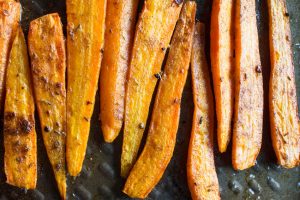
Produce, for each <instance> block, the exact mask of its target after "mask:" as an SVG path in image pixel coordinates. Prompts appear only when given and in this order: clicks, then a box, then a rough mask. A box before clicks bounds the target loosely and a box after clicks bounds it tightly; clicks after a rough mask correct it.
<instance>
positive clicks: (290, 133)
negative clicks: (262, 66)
mask: <svg viewBox="0 0 300 200" xmlns="http://www.w3.org/2000/svg"><path fill="white" fill-rule="evenodd" d="M268 7H269V30H270V33H269V35H270V36H269V38H270V55H271V78H270V92H269V101H270V122H271V133H272V134H271V135H272V142H273V147H274V150H275V153H276V156H277V159H278V163H279V164H280V165H282V166H283V167H285V168H293V167H296V166H298V165H299V164H300V126H299V117H298V105H297V93H296V85H295V70H294V64H293V55H292V49H291V30H290V23H289V14H288V11H287V8H286V1H285V0H268Z"/></svg>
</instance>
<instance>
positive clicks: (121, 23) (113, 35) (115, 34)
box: [100, 0, 139, 142]
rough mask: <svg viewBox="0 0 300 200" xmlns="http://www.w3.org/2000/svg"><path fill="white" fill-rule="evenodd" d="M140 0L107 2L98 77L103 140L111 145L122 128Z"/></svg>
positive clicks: (113, 0)
mask: <svg viewBox="0 0 300 200" xmlns="http://www.w3.org/2000/svg"><path fill="white" fill-rule="evenodd" d="M138 3H139V0H127V1H124V0H122V1H120V0H112V1H108V2H107V11H106V22H105V24H106V27H105V47H104V55H103V63H102V67H101V74H100V98H101V99H100V121H101V129H102V132H103V136H104V140H105V141H106V142H113V141H114V140H115V138H116V137H117V136H118V135H119V132H120V130H121V128H122V125H123V119H124V109H125V108H124V107H125V105H124V104H125V85H126V78H127V72H128V68H129V61H130V55H131V49H132V43H133V37H134V32H135V21H136V20H135V19H136V15H137V6H138Z"/></svg>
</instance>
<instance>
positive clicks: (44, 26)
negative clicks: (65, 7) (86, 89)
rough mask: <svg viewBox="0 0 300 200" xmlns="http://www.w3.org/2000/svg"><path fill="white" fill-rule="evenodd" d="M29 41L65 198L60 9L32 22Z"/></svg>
mask: <svg viewBox="0 0 300 200" xmlns="http://www.w3.org/2000/svg"><path fill="white" fill-rule="evenodd" d="M28 44H29V52H30V58H31V67H32V76H33V86H34V93H35V100H36V104H37V108H38V114H39V117H40V122H41V127H42V133H43V139H44V144H45V146H46V150H47V154H48V157H49V160H50V163H51V165H52V168H53V171H54V175H55V179H56V182H57V186H58V190H59V192H60V195H61V198H62V199H66V188H67V186H66V172H65V168H66V166H65V165H66V164H65V137H66V90H65V85H66V83H65V72H66V54H65V41H64V36H63V30H62V24H61V21H60V18H59V16H58V14H57V13H54V14H49V15H45V16H43V17H41V18H38V19H36V20H34V21H32V22H31V23H30V27H29V33H28Z"/></svg>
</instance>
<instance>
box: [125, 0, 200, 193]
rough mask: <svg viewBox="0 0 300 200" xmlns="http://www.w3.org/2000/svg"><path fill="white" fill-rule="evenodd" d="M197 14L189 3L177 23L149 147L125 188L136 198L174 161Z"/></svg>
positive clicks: (159, 177) (145, 148) (154, 116)
mask: <svg viewBox="0 0 300 200" xmlns="http://www.w3.org/2000/svg"><path fill="white" fill-rule="evenodd" d="M195 14H196V3H195V2H194V1H187V2H186V3H185V5H184V7H183V10H182V13H181V16H180V19H179V21H178V23H177V26H176V29H175V32H174V36H173V39H172V42H171V48H170V52H169V55H168V60H167V63H166V66H165V72H164V75H163V77H162V79H161V81H160V83H159V86H158V92H157V95H156V99H155V105H154V109H153V115H152V120H151V124H150V129H149V134H148V137H147V141H146V144H145V147H144V149H143V152H142V154H141V156H140V157H139V159H138V160H137V162H136V164H135V165H134V167H133V168H132V170H131V172H130V174H129V176H128V179H127V181H126V184H125V187H124V189H123V192H124V193H126V194H127V195H128V196H130V197H132V198H146V197H147V195H148V194H149V193H150V192H151V190H152V189H153V188H154V187H155V185H156V184H157V183H158V182H159V180H160V179H161V177H162V175H163V173H164V171H165V169H166V168H167V166H168V164H169V162H170V160H171V158H172V155H173V151H174V147H175V143H176V134H177V129H178V124H179V115H180V99H181V95H182V91H183V87H184V85H185V81H186V77H187V73H188V69H189V64H190V57H191V51H192V41H193V32H194V25H195Z"/></svg>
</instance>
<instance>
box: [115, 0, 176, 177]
mask: <svg viewBox="0 0 300 200" xmlns="http://www.w3.org/2000/svg"><path fill="white" fill-rule="evenodd" d="M176 2H180V1H174V0H164V1H162V0H147V1H145V3H144V7H143V10H142V12H141V14H140V18H139V21H138V23H137V26H136V33H135V39H134V44H133V50H132V55H131V62H130V63H131V64H130V68H129V78H128V82H127V90H126V102H125V121H124V136H123V146H122V155H121V176H123V177H126V176H127V175H128V173H129V171H130V169H131V168H132V165H133V164H134V162H135V161H136V158H137V153H138V150H139V147H140V143H141V139H142V137H143V133H144V128H145V124H146V121H147V118H148V112H149V106H150V103H151V99H152V95H153V92H154V88H155V85H156V82H157V78H156V77H159V76H160V74H159V73H160V71H161V65H162V62H163V59H164V56H165V52H166V51H165V50H166V48H167V47H168V45H169V42H170V40H171V36H172V33H173V31H174V28H175V25H176V22H177V20H178V18H179V14H180V10H181V7H182V3H176ZM155 76H156V77H155Z"/></svg>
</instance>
